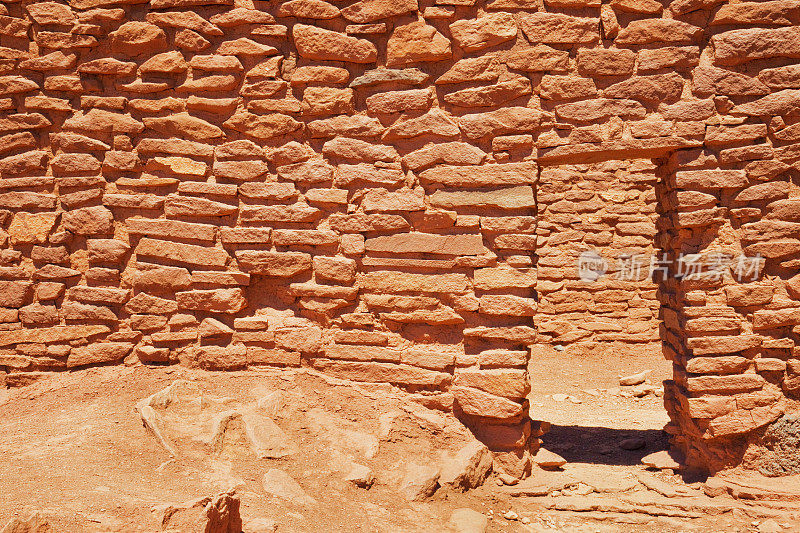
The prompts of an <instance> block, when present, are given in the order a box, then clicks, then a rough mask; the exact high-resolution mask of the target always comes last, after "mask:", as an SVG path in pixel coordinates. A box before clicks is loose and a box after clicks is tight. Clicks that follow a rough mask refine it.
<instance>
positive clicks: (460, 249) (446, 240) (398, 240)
mask: <svg viewBox="0 0 800 533" xmlns="http://www.w3.org/2000/svg"><path fill="white" fill-rule="evenodd" d="M365 244H366V249H367V252H394V253H401V254H402V253H431V254H442V255H479V254H482V253H484V252H486V251H487V250H486V248H485V247H484V246H483V241H482V239H481V236H480V235H435V234H430V233H407V234H400V235H390V236H386V237H374V238H372V239H367V241H366V243H365Z"/></svg>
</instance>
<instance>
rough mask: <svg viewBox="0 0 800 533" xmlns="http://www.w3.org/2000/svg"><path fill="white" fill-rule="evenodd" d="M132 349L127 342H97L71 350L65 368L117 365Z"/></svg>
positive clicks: (131, 345)
mask: <svg viewBox="0 0 800 533" xmlns="http://www.w3.org/2000/svg"><path fill="white" fill-rule="evenodd" d="M132 349H133V344H131V343H128V342H97V343H92V344H89V345H87V346H82V347H80V348H73V349H72V351H70V353H69V358H68V359H67V368H74V367H78V366H84V365H95V364H98V363H117V362H119V361H122V359H124V358H125V356H127V355H128V354H129V353H130V352H131V350H132Z"/></svg>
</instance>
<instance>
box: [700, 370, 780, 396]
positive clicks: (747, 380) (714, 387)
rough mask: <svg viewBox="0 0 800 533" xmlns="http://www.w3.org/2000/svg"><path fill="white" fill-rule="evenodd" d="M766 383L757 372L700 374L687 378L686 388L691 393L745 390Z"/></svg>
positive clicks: (750, 389) (756, 387) (727, 392)
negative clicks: (720, 374)
mask: <svg viewBox="0 0 800 533" xmlns="http://www.w3.org/2000/svg"><path fill="white" fill-rule="evenodd" d="M765 384H766V381H765V380H764V378H762V377H761V376H759V375H758V374H735V375H730V376H700V377H691V378H689V379H688V380H687V387H686V388H687V389H688V390H689V392H690V393H692V394H708V393H725V394H731V393H736V392H746V391H752V390H758V389H761V388H762V387H763V386H764V385H765Z"/></svg>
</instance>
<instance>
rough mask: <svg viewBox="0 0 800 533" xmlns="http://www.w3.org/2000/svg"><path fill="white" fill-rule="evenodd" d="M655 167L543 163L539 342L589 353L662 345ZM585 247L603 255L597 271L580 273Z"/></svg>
mask: <svg viewBox="0 0 800 533" xmlns="http://www.w3.org/2000/svg"><path fill="white" fill-rule="evenodd" d="M655 169H656V165H655V164H654V163H653V162H652V161H651V160H649V159H639V160H636V159H634V160H629V161H619V160H612V161H606V162H603V163H594V164H584V165H561V166H554V167H548V168H545V169H542V172H541V178H540V183H539V187H538V193H537V200H538V218H539V224H538V228H537V234H538V236H539V239H538V246H537V249H536V255H537V256H538V259H537V285H536V293H537V295H538V297H539V307H538V309H537V312H536V315H535V316H534V320H535V325H536V330H537V333H538V336H537V343H539V344H549V345H551V346H554V347H559V348H563V349H564V351H565V352H566V353H576V354H585V355H586V356H589V357H590V356H592V355H593V354H594V355H599V354H601V353H603V352H605V351H608V352H613V355H614V356H615V357H629V356H631V355H634V354H638V353H642V352H644V351H647V350H653V351H660V349H661V348H660V346H658V343H659V342H660V337H659V331H658V324H659V320H658V309H659V307H660V303H659V301H658V298H657V294H656V289H657V287H658V285H657V284H656V283H655V282H654V281H653V279H652V276H651V275H650V265H651V261H653V260H654V259H655V258H656V257H657V256H658V253H657V250H656V249H655V247H654V237H655V235H656V220H657V218H658V214H657V212H656V211H657V210H656V207H657V205H656V203H657V202H656V190H655V184H656V183H657V181H658V179H657V177H656V172H655ZM585 254H596V256H597V257H598V258H601V259H602V261H601V263H600V264H599V265H600V266H599V270H594V271H592V272H595V273H596V274H595V275H594V276H593V275H587V272H581V262H582V257H584V256H585Z"/></svg>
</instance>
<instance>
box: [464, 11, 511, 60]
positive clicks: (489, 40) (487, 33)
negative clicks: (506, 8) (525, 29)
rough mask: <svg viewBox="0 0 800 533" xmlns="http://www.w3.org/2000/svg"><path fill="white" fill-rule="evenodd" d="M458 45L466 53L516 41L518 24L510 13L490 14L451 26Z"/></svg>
mask: <svg viewBox="0 0 800 533" xmlns="http://www.w3.org/2000/svg"><path fill="white" fill-rule="evenodd" d="M450 33H451V34H452V36H453V39H454V40H455V41H456V44H457V45H458V46H460V47H461V48H462V49H463V50H464V51H466V52H474V51H476V50H481V49H483V48H488V47H490V46H494V45H496V44H500V43H502V42H505V41H508V40H510V39H514V38H515V37H516V36H517V24H516V22H515V21H514V17H513V16H512V15H511V14H510V13H489V14H486V15H484V16H482V17H478V18H476V19H472V20H458V21H456V22H453V23H452V24H450Z"/></svg>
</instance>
